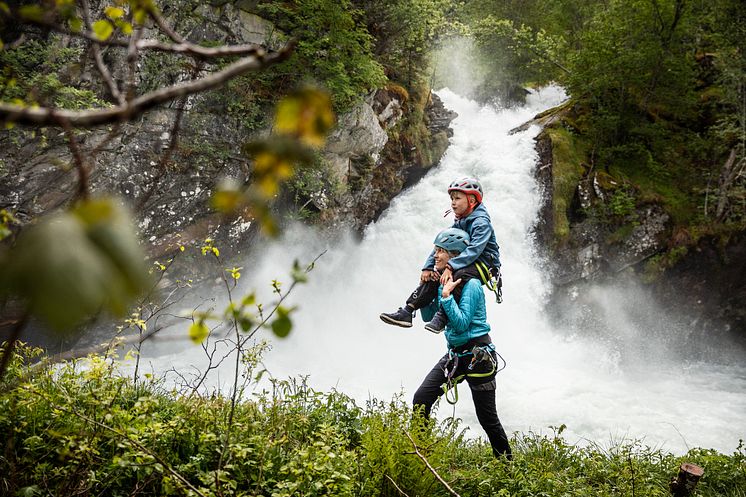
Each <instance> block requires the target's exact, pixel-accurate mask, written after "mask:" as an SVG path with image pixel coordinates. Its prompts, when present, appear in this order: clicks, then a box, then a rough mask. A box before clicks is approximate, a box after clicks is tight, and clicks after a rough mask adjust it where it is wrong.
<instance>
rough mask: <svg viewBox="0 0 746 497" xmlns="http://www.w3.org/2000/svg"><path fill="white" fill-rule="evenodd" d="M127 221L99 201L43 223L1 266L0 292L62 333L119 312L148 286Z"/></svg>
mask: <svg viewBox="0 0 746 497" xmlns="http://www.w3.org/2000/svg"><path fill="white" fill-rule="evenodd" d="M130 217H131V216H129V214H128V213H127V212H126V211H125V210H124V208H122V207H121V206H119V205H118V204H116V203H115V202H113V201H111V200H105V199H100V200H94V201H90V202H85V203H81V204H79V205H78V206H77V207H76V208H75V209H74V210H73V211H71V212H65V213H62V214H57V215H54V216H49V217H47V218H45V219H43V220H41V221H40V222H39V223H38V224H36V225H35V226H32V227H30V228H28V229H26V230H24V231H23V232H22V233H21V234H20V235H19V237H18V242H17V243H16V245H15V247H14V248H13V249H12V250H10V251H9V252H8V253H7V256H6V257H5V258H4V261H3V262H0V266H2V267H0V293H7V294H10V295H15V296H16V297H19V298H22V299H24V300H25V301H26V302H27V305H28V307H29V309H30V310H31V312H32V313H33V314H34V315H36V316H38V317H40V318H41V319H43V320H44V321H46V322H47V323H48V324H49V325H50V326H51V327H52V328H54V329H57V330H60V331H63V330H69V329H71V328H74V327H75V326H77V325H79V324H80V323H81V322H82V321H83V320H85V319H87V318H88V317H90V316H92V315H94V314H96V313H98V312H99V311H101V310H109V311H111V312H113V313H114V314H119V315H121V314H123V313H124V312H125V311H126V310H127V307H128V306H129V305H130V303H131V302H132V300H133V299H134V298H136V297H137V296H139V295H140V294H141V293H142V292H143V291H144V290H146V289H147V288H148V287H149V286H150V280H149V278H148V275H147V268H146V267H145V264H144V255H143V253H142V252H141V250H140V246H139V244H138V242H137V237H136V235H135V232H134V229H133V228H132V226H131V225H130V223H129V219H130Z"/></svg>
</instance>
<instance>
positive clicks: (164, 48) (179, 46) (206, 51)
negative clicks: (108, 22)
mask: <svg viewBox="0 0 746 497" xmlns="http://www.w3.org/2000/svg"><path fill="white" fill-rule="evenodd" d="M13 18H14V19H16V20H18V21H19V22H27V23H29V24H36V25H38V26H42V27H44V28H47V29H50V30H52V31H54V32H56V33H60V34H64V35H67V36H73V37H77V38H83V39H85V40H88V41H92V42H94V43H98V44H99V45H108V46H115V47H121V48H128V47H129V46H130V40H126V39H122V38H115V37H111V38H109V39H107V40H102V39H100V38H99V37H98V36H97V35H96V34H95V33H93V32H91V31H80V32H73V31H71V30H69V29H68V28H66V27H65V26H61V25H59V24H55V23H53V22H51V21H49V20H45V19H41V20H36V19H34V20H30V19H23V20H22V21H21V20H20V16H17V15H16V16H13ZM159 27H160V26H159ZM166 27H167V28H168V26H166ZM161 29H163V28H161ZM169 29H170V28H169ZM171 33H173V35H175V37H176V38H180V39H182V40H183V38H181V36H180V35H178V34H177V33H175V32H173V31H172V32H171ZM171 33H169V32H166V34H167V35H168V36H169V37H171V39H174V37H173V36H171ZM136 45H137V49H138V50H154V51H157V52H173V53H180V54H184V55H188V56H190V57H194V58H198V59H216V58H220V57H236V56H247V55H256V54H258V53H260V52H261V51H262V48H261V47H260V46H258V45H255V44H253V43H250V44H243V45H226V46H222V47H203V46H201V45H197V44H195V43H191V42H189V41H186V40H184V41H182V42H177V43H166V42H162V41H159V40H155V39H152V38H146V39H143V40H140V39H138V40H137V43H136Z"/></svg>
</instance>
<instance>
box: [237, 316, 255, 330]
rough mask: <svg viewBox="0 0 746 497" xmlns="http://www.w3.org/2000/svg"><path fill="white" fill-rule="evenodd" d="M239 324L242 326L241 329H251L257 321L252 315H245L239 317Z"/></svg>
mask: <svg viewBox="0 0 746 497" xmlns="http://www.w3.org/2000/svg"><path fill="white" fill-rule="evenodd" d="M238 324H239V326H241V330H243V331H249V330H250V329H251V328H253V327H254V326H255V325H256V321H254V319H253V318H252V317H251V316H247V315H243V316H241V317H240V318H239V319H238Z"/></svg>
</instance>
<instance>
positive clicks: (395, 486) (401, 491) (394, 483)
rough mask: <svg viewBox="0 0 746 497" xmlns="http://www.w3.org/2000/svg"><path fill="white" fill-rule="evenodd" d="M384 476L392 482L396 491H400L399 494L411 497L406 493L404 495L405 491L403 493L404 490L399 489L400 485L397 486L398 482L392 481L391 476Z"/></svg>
mask: <svg viewBox="0 0 746 497" xmlns="http://www.w3.org/2000/svg"><path fill="white" fill-rule="evenodd" d="M383 476H385V477H386V479H387V480H388V481H390V482H391V484H392V485H393V486H394V488H395V489H396V490H397V491H398V492H399V493H400V494H402V495H403V496H404V497H409V495H407V494H405V493H404V491H403V490H402V489H401V488H399V485H397V484H396V482H395V481H394V480H392V479H391V477H390V476H389V475H383Z"/></svg>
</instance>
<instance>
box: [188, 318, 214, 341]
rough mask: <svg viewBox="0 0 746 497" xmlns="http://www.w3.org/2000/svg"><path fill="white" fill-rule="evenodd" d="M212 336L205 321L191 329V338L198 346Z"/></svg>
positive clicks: (199, 322)
mask: <svg viewBox="0 0 746 497" xmlns="http://www.w3.org/2000/svg"><path fill="white" fill-rule="evenodd" d="M209 335H210V328H208V326H207V325H206V324H205V322H204V321H202V320H199V321H197V322H196V323H192V325H191V326H190V327H189V338H191V339H192V341H193V342H194V343H196V344H200V343H202V342H203V341H204V340H205V338H207V337H208V336H209Z"/></svg>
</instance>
